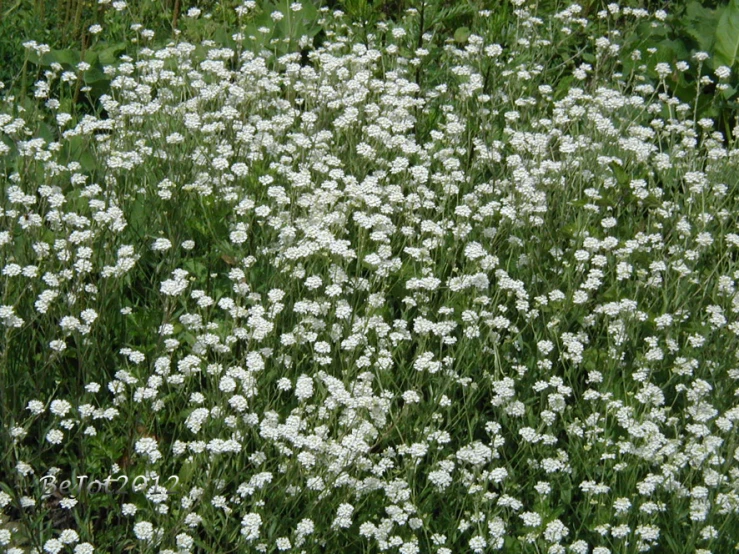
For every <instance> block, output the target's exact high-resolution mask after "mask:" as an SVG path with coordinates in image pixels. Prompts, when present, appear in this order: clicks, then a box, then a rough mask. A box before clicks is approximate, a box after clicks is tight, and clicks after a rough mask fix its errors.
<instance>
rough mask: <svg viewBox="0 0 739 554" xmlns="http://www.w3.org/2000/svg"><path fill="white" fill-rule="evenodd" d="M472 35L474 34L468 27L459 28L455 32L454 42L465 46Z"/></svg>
mask: <svg viewBox="0 0 739 554" xmlns="http://www.w3.org/2000/svg"><path fill="white" fill-rule="evenodd" d="M470 34H472V33H471V31H470V30H469V28H468V27H459V28H458V29H457V30H456V31H454V42H456V43H459V44H464V43H465V42H467V39H468V38H470Z"/></svg>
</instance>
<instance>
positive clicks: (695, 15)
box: [684, 0, 724, 52]
mask: <svg viewBox="0 0 739 554" xmlns="http://www.w3.org/2000/svg"><path fill="white" fill-rule="evenodd" d="M723 11H724V7H723V6H722V7H720V8H718V9H716V10H711V9H709V8H706V7H705V6H703V4H702V3H700V2H697V1H696V0H693V1H692V2H689V3H688V5H687V6H686V8H685V17H684V21H685V27H684V28H685V32H686V33H687V34H689V35H690V36H691V37H693V38H694V39H695V41H696V42H697V43H698V47H699V48H700V49H701V50H703V51H704V52H710V51H711V50H713V44H714V42H715V41H716V34H715V33H716V27H717V26H718V22H719V19H720V18H721V15H722V13H723Z"/></svg>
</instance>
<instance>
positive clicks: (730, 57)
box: [713, 0, 739, 67]
mask: <svg viewBox="0 0 739 554" xmlns="http://www.w3.org/2000/svg"><path fill="white" fill-rule="evenodd" d="M737 58H739V0H731V1H730V2H729V5H728V6H726V8H725V9H724V11H723V13H722V14H721V17H720V19H719V21H718V26H717V27H716V45H715V48H714V54H713V61H714V66H715V67H718V66H721V65H726V66H728V67H733V65H734V64H735V63H736V61H737Z"/></svg>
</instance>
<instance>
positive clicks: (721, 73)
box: [714, 65, 731, 79]
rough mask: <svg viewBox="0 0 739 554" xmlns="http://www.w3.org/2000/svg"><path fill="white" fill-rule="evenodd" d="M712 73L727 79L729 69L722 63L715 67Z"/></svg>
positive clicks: (729, 72) (729, 73)
mask: <svg viewBox="0 0 739 554" xmlns="http://www.w3.org/2000/svg"><path fill="white" fill-rule="evenodd" d="M714 73H715V74H716V77H718V78H719V79H728V78H729V76H730V75H731V69H730V68H729V67H726V66H725V65H722V66H719V67H717V68H716V71H715V72H714Z"/></svg>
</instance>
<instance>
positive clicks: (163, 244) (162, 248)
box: [151, 238, 172, 252]
mask: <svg viewBox="0 0 739 554" xmlns="http://www.w3.org/2000/svg"><path fill="white" fill-rule="evenodd" d="M170 248H172V243H171V242H170V241H169V239H165V238H158V239H157V240H155V241H154V243H153V244H152V245H151V249H152V250H154V251H155V252H166V251H167V250H169V249H170Z"/></svg>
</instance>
